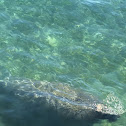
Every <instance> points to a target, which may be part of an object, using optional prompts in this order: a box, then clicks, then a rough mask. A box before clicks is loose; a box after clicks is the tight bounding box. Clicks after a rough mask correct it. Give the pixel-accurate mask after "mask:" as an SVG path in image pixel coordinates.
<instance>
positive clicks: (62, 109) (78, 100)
mask: <svg viewBox="0 0 126 126" xmlns="http://www.w3.org/2000/svg"><path fill="white" fill-rule="evenodd" d="M0 89H1V91H2V90H4V92H6V93H8V94H9V95H11V96H15V97H16V98H19V99H21V100H22V101H23V102H25V101H27V102H28V101H29V102H30V103H35V102H38V104H39V106H42V108H43V110H47V111H48V110H49V111H53V112H55V113H56V114H57V115H59V116H62V117H63V118H66V119H75V120H86V121H89V120H96V119H108V120H109V121H115V120H116V119H117V118H118V117H119V116H120V114H122V113H123V112H124V111H123V110H122V108H121V107H120V106H119V105H120V104H119V105H118V106H119V107H120V110H118V112H117V110H116V109H115V108H112V107H110V106H107V105H106V104H104V103H103V102H102V101H100V100H99V99H98V98H96V97H94V96H93V95H91V94H90V93H87V92H84V91H83V90H81V89H76V88H75V87H73V86H70V85H68V84H66V83H64V84H62V83H58V82H57V83H51V82H47V81H32V80H30V79H20V78H6V79H5V80H0ZM116 106H117V105H116ZM17 107H18V106H17ZM119 107H118V108H119Z"/></svg>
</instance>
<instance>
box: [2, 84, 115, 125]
mask: <svg viewBox="0 0 126 126" xmlns="http://www.w3.org/2000/svg"><path fill="white" fill-rule="evenodd" d="M13 94H14V93H13V92H12V91H8V90H7V89H6V91H5V90H4V88H2V87H1V86H0V117H1V118H2V122H3V123H4V125H5V126H93V124H94V123H96V122H98V120H97V119H96V120H95V119H94V120H88V121H86V120H75V119H72V118H71V119H70V118H69V119H66V118H65V117H63V116H61V115H59V114H58V113H57V112H56V111H54V110H53V109H52V108H50V109H49V108H48V107H46V105H41V102H40V101H41V100H42V98H37V99H36V100H35V101H32V100H31V101H28V100H27V98H26V99H24V98H23V99H22V98H20V97H19V96H15V95H13ZM102 118H104V119H110V121H115V120H114V119H115V118H113V117H112V116H110V117H109V115H104V116H102Z"/></svg>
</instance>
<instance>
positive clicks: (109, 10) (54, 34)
mask: <svg viewBox="0 0 126 126" xmlns="http://www.w3.org/2000/svg"><path fill="white" fill-rule="evenodd" d="M0 29H1V30H0V79H1V80H2V79H4V78H5V77H7V76H14V77H20V78H29V79H32V80H40V81H43V80H46V81H49V82H61V83H68V84H70V85H73V86H75V88H78V87H79V88H81V89H83V90H85V91H87V92H90V93H91V94H93V95H95V96H97V97H98V98H99V99H105V98H106V97H107V96H108V95H109V94H111V93H112V94H113V95H114V96H116V97H118V98H119V100H120V102H121V103H122V105H123V106H124V109H125V108H126V93H125V90H126V1H125V0H106V1H104V0H76V1H74V0H36V1H35V0H13V1H12V0H1V1H0ZM1 97H2V96H1ZM1 99H2V98H0V101H1V102H2V100H1ZM0 104H1V103H0ZM0 110H1V109H0ZM2 118H3V117H1V116H0V120H1V124H0V126H6V121H8V120H5V121H3V120H2ZM26 120H27V119H26ZM125 124H126V114H125V113H124V114H123V115H121V117H120V118H119V119H118V120H117V121H116V122H108V121H106V120H101V121H99V122H97V123H94V124H93V126H125ZM20 125H22V126H23V125H24V126H25V124H23V123H21V124H20ZM34 125H38V126H39V124H36V123H35V124H34ZM41 125H42V124H41ZM65 125H69V126H70V125H72V126H73V124H65ZM75 125H76V126H81V124H80V123H79V122H78V123H76V124H75ZM7 126H8V125H7ZM16 126H17V125H16Z"/></svg>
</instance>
